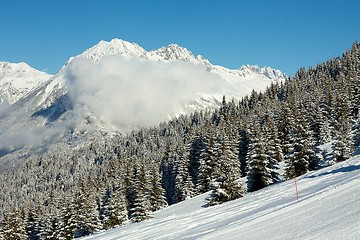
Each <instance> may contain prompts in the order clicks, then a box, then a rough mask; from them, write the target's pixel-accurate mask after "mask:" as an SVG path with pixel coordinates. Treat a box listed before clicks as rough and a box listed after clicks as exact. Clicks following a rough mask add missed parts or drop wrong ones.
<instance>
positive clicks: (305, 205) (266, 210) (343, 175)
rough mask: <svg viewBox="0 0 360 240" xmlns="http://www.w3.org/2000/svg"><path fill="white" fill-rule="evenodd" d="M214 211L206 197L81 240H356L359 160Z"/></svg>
mask: <svg viewBox="0 0 360 240" xmlns="http://www.w3.org/2000/svg"><path fill="white" fill-rule="evenodd" d="M297 184H298V190H299V202H296V194H295V184H294V180H290V181H286V182H283V183H279V184H275V185H272V186H270V187H267V188H265V189H262V190H260V191H257V192H253V193H249V194H247V195H246V196H245V197H243V198H241V199H238V200H235V201H231V202H228V203H225V204H222V205H219V206H214V207H208V208H204V207H203V205H205V198H206V196H207V194H204V195H200V196H197V197H195V198H193V199H190V200H187V201H184V202H181V203H179V204H176V205H172V206H170V207H168V208H166V209H164V210H160V211H158V212H156V213H155V214H154V218H152V219H150V220H148V221H145V222H141V223H135V224H128V225H126V226H123V227H119V228H115V229H112V230H109V231H104V232H101V233H98V234H96V235H93V236H88V237H86V238H85V239H102V240H110V239H111V240H115V239H244V240H247V239H267V240H269V239H282V240H283V239H296V240H299V239H307V240H309V239H316V240H320V239H324V240H329V239H337V240H341V239H346V240H350V239H354V240H355V239H360V156H357V157H355V158H353V159H351V160H348V161H346V162H342V163H339V164H336V165H334V166H331V167H327V168H324V169H321V170H319V171H315V172H310V173H308V174H306V175H304V176H301V177H299V178H298V179H297Z"/></svg>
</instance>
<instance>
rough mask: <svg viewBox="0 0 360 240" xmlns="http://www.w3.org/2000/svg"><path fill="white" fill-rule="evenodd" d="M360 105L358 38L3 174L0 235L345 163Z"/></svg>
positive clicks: (357, 130) (47, 231)
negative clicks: (193, 106) (279, 77)
mask: <svg viewBox="0 0 360 240" xmlns="http://www.w3.org/2000/svg"><path fill="white" fill-rule="evenodd" d="M359 106H360V44H359V43H358V42H356V43H354V44H353V46H352V48H351V49H350V50H348V51H346V52H345V53H344V54H343V56H342V57H337V58H334V59H331V60H329V61H327V62H324V63H322V64H319V65H318V66H316V67H314V68H309V69H308V70H306V69H304V68H301V69H300V70H299V71H298V72H297V73H296V75H295V76H294V77H292V78H289V79H288V80H286V81H284V82H279V83H272V84H271V86H269V87H268V88H267V89H266V91H264V92H256V91H253V92H252V93H251V95H249V96H247V97H244V98H243V99H242V100H241V101H239V102H235V101H234V100H231V99H226V98H225V97H224V98H223V101H222V106H221V107H220V108H219V109H217V110H215V111H214V110H203V111H196V112H194V113H193V114H191V115H182V116H179V117H177V118H174V119H173V120H171V121H169V122H163V123H161V124H159V125H158V126H157V127H153V128H144V129H138V130H134V131H133V132H131V133H129V134H127V135H121V134H106V133H104V132H99V133H98V134H94V135H93V137H92V139H91V141H89V142H87V143H86V144H85V145H84V146H81V147H76V148H73V147H72V146H69V145H65V144H64V145H60V144H59V145H58V146H57V148H56V150H51V151H50V152H48V153H47V154H46V155H39V156H37V155H34V156H31V157H29V158H28V159H27V160H26V161H24V162H23V163H22V164H21V165H19V167H17V168H14V169H11V170H9V171H6V172H3V173H1V175H0V219H1V225H0V238H2V239H72V238H73V237H80V236H86V235H89V234H91V233H94V232H97V231H99V230H102V229H110V228H113V227H115V226H120V225H123V224H126V223H128V222H129V221H130V222H140V221H143V220H146V219H149V218H151V217H152V215H153V214H152V213H153V212H154V211H156V210H159V209H162V208H165V207H167V206H168V205H171V204H174V203H177V202H180V201H183V200H185V199H188V198H192V197H195V196H197V195H199V194H202V193H206V192H208V191H211V194H210V196H209V197H208V198H207V204H208V206H209V207H210V206H212V205H217V204H221V203H223V202H227V201H230V200H234V199H238V198H241V197H243V196H244V195H245V194H246V193H247V192H252V191H256V190H259V189H261V188H264V187H266V186H268V185H271V184H273V183H277V182H279V181H283V180H285V179H290V178H293V177H295V176H300V175H303V174H305V173H307V172H308V171H311V170H315V169H318V168H321V167H324V166H328V165H332V164H334V163H337V162H342V161H344V160H347V159H349V158H350V157H351V156H353V155H354V154H355V153H356V149H357V148H358V147H359V144H360V127H359V125H360V120H359ZM114 111H116V110H115V109H114ZM324 145H328V146H331V151H325V150H323V149H324V148H322V146H324Z"/></svg>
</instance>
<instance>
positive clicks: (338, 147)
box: [333, 95, 354, 162]
mask: <svg viewBox="0 0 360 240" xmlns="http://www.w3.org/2000/svg"><path fill="white" fill-rule="evenodd" d="M349 112H350V109H349V101H348V99H347V97H346V96H344V95H343V96H339V97H338V98H337V104H336V109H335V118H334V131H335V140H334V143H333V161H334V162H341V161H344V160H346V159H349V158H350V157H351V155H352V154H353V151H354V147H353V144H354V142H353V134H352V128H351V125H350V117H349Z"/></svg>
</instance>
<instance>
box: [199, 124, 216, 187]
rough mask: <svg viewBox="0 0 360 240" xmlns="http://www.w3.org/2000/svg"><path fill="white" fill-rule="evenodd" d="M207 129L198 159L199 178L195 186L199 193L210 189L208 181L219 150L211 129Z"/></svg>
mask: <svg viewBox="0 0 360 240" xmlns="http://www.w3.org/2000/svg"><path fill="white" fill-rule="evenodd" d="M208 130H209V132H208V133H207V136H206V141H205V142H204V144H205V147H204V148H203V149H202V153H201V154H200V161H199V163H200V166H199V177H198V179H199V180H198V186H197V188H198V191H199V192H200V193H205V192H207V191H209V190H211V186H210V182H211V180H212V175H213V174H214V171H215V165H216V161H217V159H218V152H219V150H218V149H219V141H218V139H217V138H216V136H215V133H214V132H213V131H212V129H211V128H209V129H208Z"/></svg>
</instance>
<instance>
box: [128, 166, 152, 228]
mask: <svg viewBox="0 0 360 240" xmlns="http://www.w3.org/2000/svg"><path fill="white" fill-rule="evenodd" d="M142 163H143V162H140V161H139V162H138V163H137V164H135V165H134V171H133V179H134V180H133V188H132V193H131V195H132V201H131V202H130V203H129V204H130V208H129V219H130V220H131V221H132V222H141V221H143V220H146V219H149V218H150V217H151V211H150V203H149V199H147V193H146V190H147V189H146V187H145V186H144V183H145V182H147V179H145V177H146V175H145V174H144V172H143V171H141V170H143V169H144V166H141V164H142Z"/></svg>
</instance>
